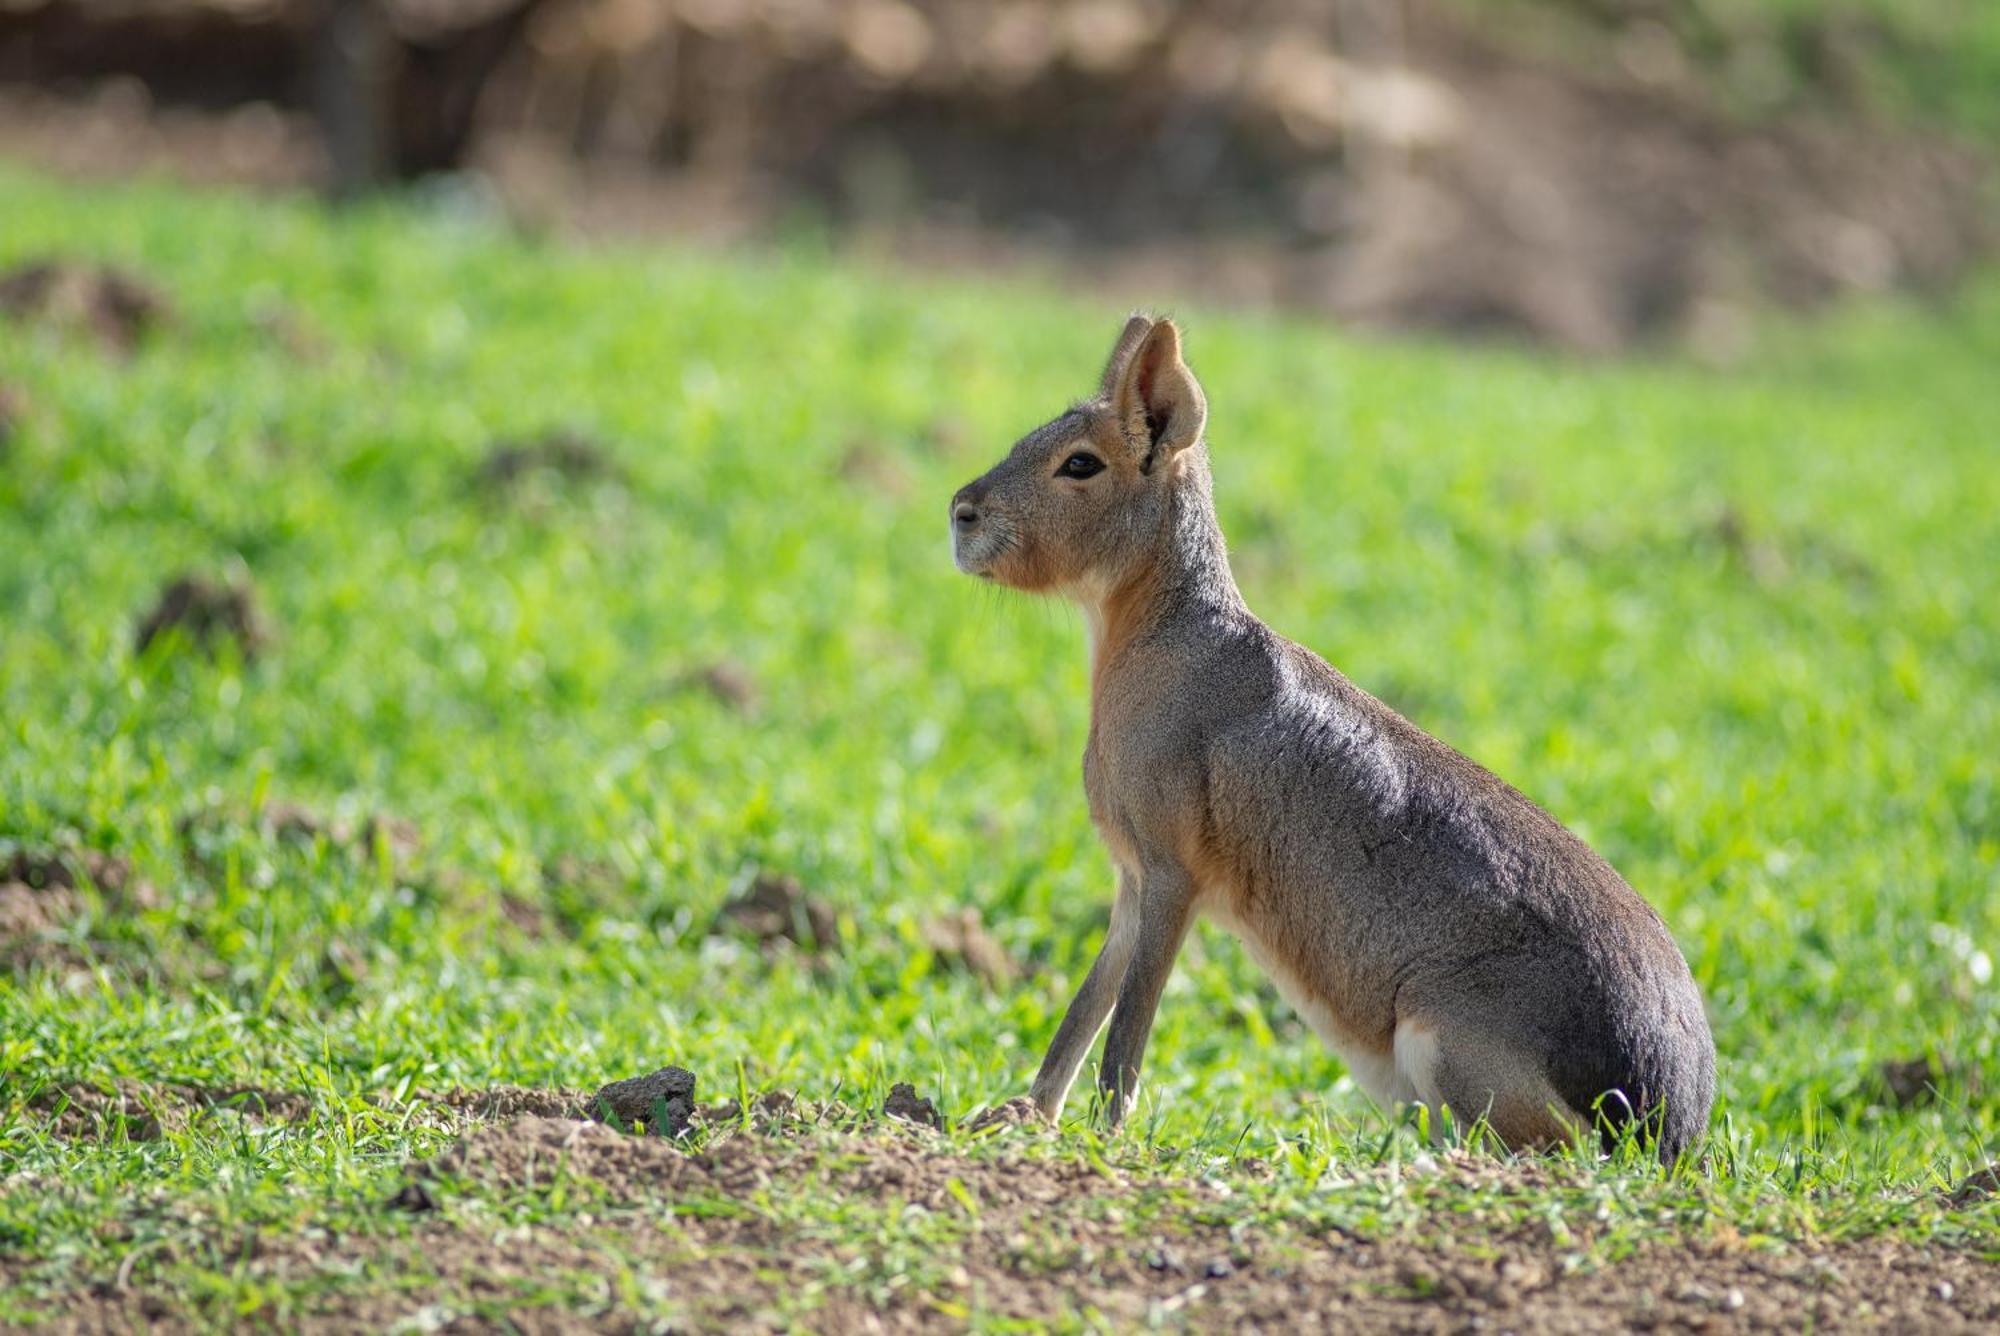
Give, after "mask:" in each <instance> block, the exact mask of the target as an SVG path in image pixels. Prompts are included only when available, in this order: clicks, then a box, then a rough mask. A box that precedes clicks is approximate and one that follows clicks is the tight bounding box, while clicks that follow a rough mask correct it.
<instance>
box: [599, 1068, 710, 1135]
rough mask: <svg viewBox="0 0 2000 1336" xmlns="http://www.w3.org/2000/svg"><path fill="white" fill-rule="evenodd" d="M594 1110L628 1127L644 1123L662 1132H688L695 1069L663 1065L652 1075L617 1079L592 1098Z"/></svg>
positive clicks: (692, 1109)
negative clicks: (623, 1079)
mask: <svg viewBox="0 0 2000 1336" xmlns="http://www.w3.org/2000/svg"><path fill="white" fill-rule="evenodd" d="M590 1112H591V1113H592V1115H593V1116H595V1117H599V1118H603V1119H605V1120H607V1121H615V1122H617V1123H619V1124H622V1125H623V1126H625V1127H638V1126H641V1125H644V1126H646V1127H648V1128H650V1129H652V1130H653V1131H655V1132H657V1133H659V1134H660V1135H661V1136H671V1137H678V1136H685V1135H686V1134H687V1130H688V1124H689V1122H690V1121H691V1120H692V1119H693V1117H694V1073H693V1072H691V1071H688V1070H687V1069H686V1068H684V1067H662V1068H660V1070H658V1071H656V1072H654V1073H653V1074H652V1075H650V1076H635V1077H632V1078H631V1079H630V1080H625V1081H613V1082H612V1083H611V1084H610V1085H608V1086H605V1087H604V1088H603V1089H602V1090H600V1091H598V1092H597V1094H596V1095H595V1096H594V1097H593V1098H592V1099H591V1101H590Z"/></svg>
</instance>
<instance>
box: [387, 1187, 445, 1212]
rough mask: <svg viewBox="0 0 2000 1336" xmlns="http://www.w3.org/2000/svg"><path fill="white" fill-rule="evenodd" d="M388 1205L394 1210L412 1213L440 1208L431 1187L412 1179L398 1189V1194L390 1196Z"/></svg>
mask: <svg viewBox="0 0 2000 1336" xmlns="http://www.w3.org/2000/svg"><path fill="white" fill-rule="evenodd" d="M388 1206H389V1209H390V1210H392V1211H407V1212H409V1213H410V1214H411V1215H423V1214H426V1213H428V1212H431V1211H435V1210H436V1209H437V1208H438V1203H437V1198H436V1197H433V1196H432V1195H431V1190H430V1189H429V1188H427V1187H425V1186H424V1185H423V1184H422V1183H419V1182H416V1181H415V1180H412V1181H410V1182H408V1183H405V1184H403V1186H402V1187H400V1188H398V1189H397V1190H396V1195H395V1196H393V1197H391V1198H389V1201H388Z"/></svg>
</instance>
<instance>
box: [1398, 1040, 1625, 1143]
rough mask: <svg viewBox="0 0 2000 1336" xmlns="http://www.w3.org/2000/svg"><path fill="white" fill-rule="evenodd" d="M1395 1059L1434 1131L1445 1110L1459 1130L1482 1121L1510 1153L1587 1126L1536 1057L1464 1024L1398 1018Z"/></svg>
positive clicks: (1569, 1139) (1571, 1138)
mask: <svg viewBox="0 0 2000 1336" xmlns="http://www.w3.org/2000/svg"><path fill="white" fill-rule="evenodd" d="M1395 1061H1396V1071H1397V1075H1398V1076H1399V1077H1401V1078H1402V1080H1404V1081H1406V1082H1408V1084H1409V1085H1410V1086H1411V1087H1412V1088H1414V1089H1415V1090H1416V1092H1417V1099H1418V1100H1419V1101H1420V1102H1421V1103H1422V1104H1423V1105H1424V1106H1425V1107H1426V1108H1427V1109H1429V1110H1430V1117H1431V1129H1432V1135H1433V1136H1437V1135H1440V1134H1441V1132H1442V1130H1443V1127H1444V1114H1445V1111H1446V1110H1447V1109H1448V1110H1450V1113H1451V1123H1452V1126H1454V1127H1456V1128H1458V1129H1459V1130H1460V1131H1463V1130H1465V1129H1467V1128H1470V1127H1471V1126H1473V1124H1475V1123H1477V1122H1479V1121H1480V1120H1481V1119H1484V1120H1485V1122H1486V1125H1487V1126H1488V1127H1489V1128H1491V1129H1492V1132H1493V1134H1494V1135H1495V1136H1496V1137H1498V1138H1499V1139H1500V1141H1501V1142H1502V1143H1503V1144H1504V1145H1505V1146H1506V1147H1507V1149H1508V1150H1511V1151H1528V1150H1549V1149H1552V1148H1554V1147H1557V1146H1561V1145H1565V1144H1569V1143H1573V1142H1575V1141H1576V1140H1577V1139H1578V1138H1579V1137H1581V1136H1582V1135H1583V1134H1584V1132H1585V1130H1586V1124H1585V1122H1584V1120H1583V1119H1581V1118H1579V1117H1578V1116H1577V1114H1576V1113H1575V1111H1573V1110H1572V1109H1570V1107H1569V1106H1568V1104H1567V1103H1566V1102H1565V1101H1564V1100H1563V1098H1562V1096H1561V1095H1559V1094H1557V1093H1556V1089H1555V1087H1554V1085H1552V1084H1551V1083H1550V1081H1549V1078H1548V1075H1547V1073H1546V1072H1544V1071H1543V1070H1542V1068H1541V1065H1540V1064H1539V1063H1537V1062H1535V1061H1533V1060H1532V1059H1530V1058H1528V1057H1527V1056H1526V1055H1524V1054H1522V1053H1520V1052H1519V1051H1517V1050H1515V1049H1512V1048H1510V1047H1508V1046H1506V1045H1504V1044H1500V1043H1498V1042H1496V1041H1494V1040H1493V1039H1492V1038H1491V1037H1490V1036H1488V1035H1486V1034H1484V1033H1483V1032H1481V1031H1479V1030H1477V1029H1475V1028H1473V1027H1471V1026H1468V1025H1465V1024H1463V1023H1456V1024H1455V1023H1453V1022H1450V1021H1442V1022H1432V1021H1429V1020H1426V1019H1420V1018H1414V1017H1413V1018H1406V1019H1404V1020H1402V1021H1400V1022H1398V1023H1397V1025H1396V1039H1395Z"/></svg>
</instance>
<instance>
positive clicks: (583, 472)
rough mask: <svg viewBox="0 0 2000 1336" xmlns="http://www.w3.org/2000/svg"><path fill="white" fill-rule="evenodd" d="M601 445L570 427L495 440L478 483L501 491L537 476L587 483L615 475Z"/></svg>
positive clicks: (607, 454) (483, 462) (480, 466)
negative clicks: (521, 439)
mask: <svg viewBox="0 0 2000 1336" xmlns="http://www.w3.org/2000/svg"><path fill="white" fill-rule="evenodd" d="M617 472H618V470H617V468H616V467H615V466H614V465H613V463H612V461H611V456H610V454H609V453H608V452H607V451H606V450H605V449H604V447H603V446H601V445H599V444H598V443H597V442H595V441H593V440H591V439H590V438H589V437H588V436H585V435H584V434H583V433H582V432H578V431H571V430H559V431H552V432H549V433H547V434H545V435H542V436H538V437H535V438H533V439H531V440H524V441H501V442H498V443H496V444H495V445H494V446H493V448H492V449H491V450H489V451H488V452H487V454H486V458H485V460H484V461H482V462H481V463H480V465H479V472H478V475H477V481H478V483H479V485H480V486H482V487H486V488H490V489H494V490H504V489H506V488H509V487H512V486H515V485H516V484H519V483H523V482H526V481H527V480H528V479H529V478H532V477H535V476H537V475H542V476H548V477H553V478H556V479H558V480H560V481H564V482H588V481H591V480H593V479H598V478H610V477H615V476H616V475H617Z"/></svg>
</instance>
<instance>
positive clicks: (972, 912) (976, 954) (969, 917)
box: [919, 905, 1021, 989]
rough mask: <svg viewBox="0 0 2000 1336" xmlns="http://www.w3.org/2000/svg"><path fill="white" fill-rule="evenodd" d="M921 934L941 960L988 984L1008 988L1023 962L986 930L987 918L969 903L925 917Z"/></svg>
mask: <svg viewBox="0 0 2000 1336" xmlns="http://www.w3.org/2000/svg"><path fill="white" fill-rule="evenodd" d="M919 934H920V935H921V936H922V938H923V942H924V947H925V949H926V950H928V951H929V952H930V953H931V956H932V958H933V959H935V960H936V961H937V962H938V964H940V965H942V966H944V967H945V968H946V969H952V970H962V971H964V972H965V973H967V974H970V975H972V976H973V977H974V978H976V979H978V980H979V981H980V982H981V983H984V984H985V985H986V986H987V987H989V988H996V989H997V988H1005V987H1006V986H1007V985H1008V984H1011V983H1013V982H1014V980H1015V979H1017V978H1018V977H1020V973H1021V967H1020V965H1019V964H1018V963H1017V962H1016V961H1015V959H1014V957H1013V956H1011V955H1009V954H1008V953H1007V948H1006V947H1004V946H1002V945H1000V943H999V942H998V941H997V940H996V939H995V938H994V936H993V934H992V933H990V932H988V931H987V930H986V922H985V920H984V919H982V918H980V916H979V911H978V910H977V909H974V908H972V907H971V906H970V905H967V906H965V907H963V908H961V909H958V910H955V911H953V912H951V913H948V914H940V915H938V916H937V917H935V918H929V919H925V920H924V922H923V924H922V925H921V927H920V928H919Z"/></svg>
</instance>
